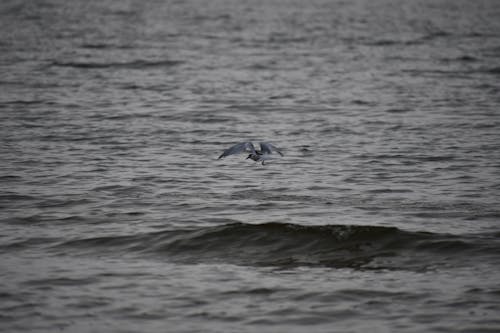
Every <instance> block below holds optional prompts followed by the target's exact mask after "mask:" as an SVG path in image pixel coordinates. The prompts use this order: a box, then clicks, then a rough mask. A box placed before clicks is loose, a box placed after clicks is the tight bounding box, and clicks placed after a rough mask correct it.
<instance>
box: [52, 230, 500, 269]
mask: <svg viewBox="0 0 500 333" xmlns="http://www.w3.org/2000/svg"><path fill="white" fill-rule="evenodd" d="M68 248H70V249H72V250H77V251H78V250H79V251H83V252H84V253H93V252H98V253H103V251H105V252H108V253H119V254H120V255H123V254H131V255H140V256H144V255H148V256H154V257H157V258H158V257H159V258H165V259H167V260H171V261H175V262H184V263H200V262H222V263H230V264H236V265H247V266H274V267H294V266H325V267H335V268H359V269H363V268H364V269H403V270H404V269H409V270H415V269H416V270H422V269H427V268H430V267H436V266H438V265H443V264H446V265H448V264H457V263H463V262H464V260H463V259H464V258H468V257H470V256H471V255H472V254H476V255H481V254H488V253H491V251H496V252H498V250H500V245H499V244H498V239H497V237H492V238H491V237H490V238H488V237H481V239H480V241H478V240H477V239H476V238H471V239H468V238H464V237H463V236H456V235H448V234H436V233H429V232H414V231H404V230H401V229H398V228H396V227H383V226H357V225H324V226H303V225H297V224H285V223H265V224H243V223H231V224H225V225H220V226H214V227H201V228H194V229H184V230H179V229H176V230H166V231H160V232H154V233H146V234H136V235H127V236H116V237H115V236H108V237H97V238H87V239H77V240H71V241H66V242H63V243H60V244H58V245H56V246H55V247H54V249H56V250H57V249H64V251H65V252H66V251H68ZM454 259H456V260H454Z"/></svg>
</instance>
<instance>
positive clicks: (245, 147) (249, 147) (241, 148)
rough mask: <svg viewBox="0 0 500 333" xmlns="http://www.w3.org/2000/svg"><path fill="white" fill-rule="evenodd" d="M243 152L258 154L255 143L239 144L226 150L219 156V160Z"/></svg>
mask: <svg viewBox="0 0 500 333" xmlns="http://www.w3.org/2000/svg"><path fill="white" fill-rule="evenodd" d="M243 152H249V153H252V154H256V153H255V147H254V146H253V143H251V142H250V141H249V142H241V143H238V144H236V145H234V146H232V147H230V148H228V149H226V150H224V152H223V153H222V154H221V155H220V156H219V158H223V157H226V156H228V155H233V154H239V153H243Z"/></svg>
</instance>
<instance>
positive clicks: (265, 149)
mask: <svg viewBox="0 0 500 333" xmlns="http://www.w3.org/2000/svg"><path fill="white" fill-rule="evenodd" d="M273 151H275V152H277V153H278V154H280V155H281V156H283V154H282V153H281V152H280V151H279V149H278V148H276V147H275V146H273V145H272V144H270V143H267V142H261V143H260V152H261V153H262V154H271V153H272V152H273Z"/></svg>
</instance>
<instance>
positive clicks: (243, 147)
mask: <svg viewBox="0 0 500 333" xmlns="http://www.w3.org/2000/svg"><path fill="white" fill-rule="evenodd" d="M244 152H249V153H250V155H248V157H247V158H246V159H249V158H251V159H252V160H254V161H255V162H262V165H264V162H265V161H266V160H269V159H272V157H271V156H269V155H271V154H272V153H273V152H277V153H278V154H280V156H283V154H282V153H281V152H280V151H279V149H278V148H276V147H275V146H273V145H272V144H270V143H267V142H261V143H260V150H255V147H254V145H253V143H251V142H250V141H248V142H240V143H238V144H235V145H234V146H232V147H230V148H228V149H226V150H224V152H223V153H222V154H221V155H220V156H219V159H221V158H223V157H226V156H228V155H233V154H239V153H244Z"/></svg>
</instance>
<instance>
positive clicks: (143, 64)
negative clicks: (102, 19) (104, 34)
mask: <svg viewBox="0 0 500 333" xmlns="http://www.w3.org/2000/svg"><path fill="white" fill-rule="evenodd" d="M182 63H184V62H183V61H180V60H157V61H153V60H133V61H124V62H84V61H82V62H59V61H55V62H53V63H52V64H51V65H52V66H55V67H72V68H82V69H101V68H115V69H119V68H124V69H145V68H154V67H174V66H178V65H180V64H182Z"/></svg>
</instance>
